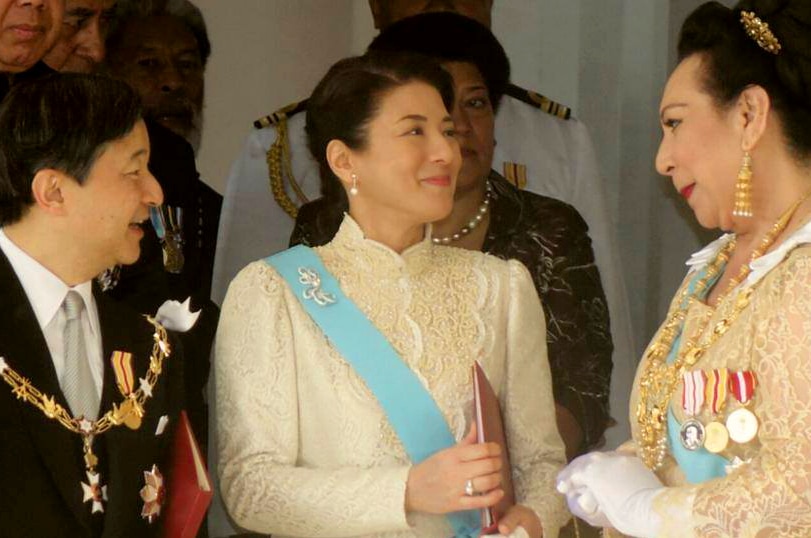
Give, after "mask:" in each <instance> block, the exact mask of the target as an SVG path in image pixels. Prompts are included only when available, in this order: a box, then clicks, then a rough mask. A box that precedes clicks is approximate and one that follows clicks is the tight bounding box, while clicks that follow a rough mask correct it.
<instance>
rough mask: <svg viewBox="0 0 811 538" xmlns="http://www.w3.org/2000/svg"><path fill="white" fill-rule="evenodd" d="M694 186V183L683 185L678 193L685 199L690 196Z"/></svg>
mask: <svg viewBox="0 0 811 538" xmlns="http://www.w3.org/2000/svg"><path fill="white" fill-rule="evenodd" d="M695 186H696V184H695V183H691V184H689V185H687V186H686V187H684V188H683V189H682V190H680V191H679V193H680V194H681V195H682V196H683V197H684V199H685V200H687V199H689V198H690V195H691V194H693V189H694V188H695Z"/></svg>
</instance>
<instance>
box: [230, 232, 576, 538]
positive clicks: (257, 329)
mask: <svg viewBox="0 0 811 538" xmlns="http://www.w3.org/2000/svg"><path fill="white" fill-rule="evenodd" d="M316 252H317V253H318V255H319V256H320V258H321V260H322V261H323V263H324V265H325V266H326V268H327V269H328V270H329V271H330V272H331V273H332V274H333V275H334V276H335V277H336V278H337V279H338V281H339V282H340V285H341V288H342V290H343V292H344V293H345V294H346V295H347V296H348V297H349V298H351V299H352V300H353V301H354V302H355V304H356V305H357V306H358V307H359V308H360V309H361V310H362V311H363V312H364V313H365V314H366V316H367V317H368V318H369V319H370V320H371V321H372V322H373V323H374V325H375V326H376V327H377V328H378V329H379V330H380V331H381V332H382V333H383V334H384V335H385V336H386V337H387V338H388V340H389V341H390V342H391V343H392V345H393V346H394V348H395V349H396V350H397V352H398V353H399V354H400V356H401V357H402V358H403V360H404V361H405V362H406V363H408V365H409V366H410V367H411V368H412V369H413V370H414V371H415V372H416V373H417V375H418V376H419V378H420V379H421V380H422V382H423V383H424V385H425V386H426V387H427V388H428V390H429V391H430V392H431V394H432V395H433V397H434V399H435V401H436V402H437V404H438V405H439V407H440V409H441V410H442V412H443V414H444V415H445V418H446V419H447V421H448V423H449V424H450V427H451V430H452V431H453V432H454V434H455V436H456V437H457V439H460V438H462V437H463V436H464V435H465V433H466V432H467V430H468V427H469V424H470V415H471V410H472V388H471V380H470V375H471V374H470V367H471V365H472V363H473V361H474V360H479V361H480V362H481V363H482V365H483V367H484V369H485V370H486V372H487V375H488V377H489V379H490V381H491V383H492V384H493V386H494V388H495V389H496V391H497V392H498V393H499V397H500V399H501V403H502V409H503V411H504V414H505V421H506V427H507V435H508V442H509V444H510V455H511V458H512V465H513V474H514V482H515V487H516V495H517V498H518V501H519V502H520V503H522V504H525V505H528V506H530V507H531V508H532V509H534V510H535V511H536V512H537V514H538V515H539V516H540V518H541V521H542V522H543V524H544V528H545V536H546V537H554V536H557V529H558V527H559V525H560V524H562V523H564V522H565V520H566V519H567V516H566V515H565V512H564V510H563V502H562V499H561V498H560V497H559V496H558V495H557V493H556V492H555V487H554V479H555V475H556V473H557V472H558V470H559V469H560V468H561V467H562V465H563V463H564V455H563V444H562V442H561V440H560V436H559V435H558V432H557V429H556V426H555V410H554V403H553V399H552V387H551V380H550V373H549V366H548V363H547V357H546V343H545V338H544V333H543V331H542V329H540V328H542V327H544V323H543V320H542V316H543V312H542V310H541V306H540V304H539V302H538V298H537V294H536V293H535V289H534V287H533V284H532V280H531V279H530V277H529V274H528V273H527V270H526V269H525V268H524V267H523V266H522V265H521V264H520V263H518V262H515V261H511V262H504V261H502V260H499V259H497V258H494V257H492V256H488V255H485V254H482V253H479V252H471V251H467V250H462V249H456V248H451V247H439V246H434V245H433V244H432V243H431V242H430V240H428V239H426V240H424V241H422V242H421V243H419V244H417V245H414V246H413V247H411V248H409V249H408V250H406V251H405V252H404V253H403V254H402V255H400V254H397V253H395V252H394V251H392V250H391V249H389V248H387V247H385V246H384V245H381V244H379V243H376V242H374V241H371V240H367V239H365V238H364V237H363V233H362V231H361V229H360V228H359V227H358V225H357V224H356V223H355V222H354V221H353V220H352V219H351V218H350V217H346V219H345V221H344V223H343V225H342V226H341V229H340V231H339V232H338V234H337V235H336V237H335V239H334V240H333V241H332V242H331V243H329V244H328V245H326V246H324V247H320V248H317V249H316ZM215 349H216V351H215V352H216V359H215V368H216V406H217V409H216V414H217V417H218V425H217V435H218V446H219V454H218V457H219V475H220V484H221V488H222V495H223V498H224V500H225V505H226V507H227V508H228V511H229V513H230V514H231V516H232V517H233V518H234V519H235V521H236V522H237V523H238V524H239V525H241V526H243V527H245V528H247V529H250V530H254V531H257V532H263V533H272V534H273V535H274V537H277V538H281V537H283V536H299V537H301V536H312V537H315V536H381V537H383V536H385V537H395V536H402V537H406V536H420V537H437V538H447V537H448V536H450V535H451V534H452V530H451V527H450V525H449V524H448V523H447V521H446V520H445V518H444V517H443V516H434V515H428V514H418V513H417V514H415V513H409V514H407V513H406V512H405V509H404V503H405V486H406V479H407V475H408V471H409V467H410V463H409V460H408V458H407V456H406V454H405V452H404V450H403V447H402V446H401V444H400V442H399V440H398V439H397V437H396V436H395V434H394V432H393V431H392V429H391V427H390V426H389V424H388V422H387V421H386V419H385V418H384V415H383V413H382V411H381V409H380V407H379V405H378V403H377V401H376V400H375V399H374V397H373V396H372V395H371V393H370V392H369V390H368V389H367V387H366V386H365V385H364V383H363V382H362V381H361V380H360V378H359V377H358V376H357V375H356V374H355V372H354V371H353V370H352V368H351V367H350V366H349V365H348V364H347V363H346V361H345V360H344V359H343V358H342V357H341V356H340V355H339V354H338V353H337V352H336V351H335V350H334V349H333V348H332V347H331V346H330V344H329V343H328V341H327V339H326V338H325V337H324V335H323V333H322V332H321V330H320V329H319V328H318V327H317V326H316V325H315V324H314V323H313V321H312V320H311V319H310V318H309V317H308V315H307V314H306V312H305V311H304V310H303V308H302V307H301V306H300V304H299V301H298V299H297V298H296V297H294V296H293V294H292V293H291V291H290V290H289V288H288V287H287V285H286V283H285V282H284V281H283V280H282V279H281V277H280V276H279V275H278V274H277V273H276V271H275V270H274V269H273V268H271V267H270V266H268V265H267V264H266V263H265V262H264V261H259V262H255V263H253V264H251V265H249V266H248V267H246V268H245V269H244V270H243V271H242V272H241V273H240V274H239V275H238V276H237V278H236V279H235V280H234V281H233V282H232V283H231V286H230V288H229V290H228V295H227V297H226V299H225V302H224V304H223V309H222V316H221V319H220V327H219V331H218V334H217V340H216V348H215ZM459 486H460V490H461V489H462V488H463V484H460V485H459Z"/></svg>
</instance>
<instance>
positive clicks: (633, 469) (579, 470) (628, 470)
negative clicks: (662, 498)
mask: <svg viewBox="0 0 811 538" xmlns="http://www.w3.org/2000/svg"><path fill="white" fill-rule="evenodd" d="M663 490H664V486H663V485H662V483H661V482H660V481H659V479H658V478H657V477H656V475H655V474H654V473H653V472H652V471H651V470H650V469H648V468H647V467H645V464H644V463H642V461H641V460H640V459H639V458H637V457H636V456H631V455H628V454H618V453H616V452H606V453H591V454H586V455H585V456H581V457H579V458H577V459H576V460H574V461H573V462H572V463H571V464H569V465H568V466H567V467H566V468H565V469H564V470H563V471H562V472H561V473H560V474H559V475H558V491H562V492H564V493H565V494H566V501H567V503H568V504H569V509H570V510H571V511H572V513H574V514H575V515H577V516H578V517H582V518H583V519H585V520H586V521H587V522H588V523H590V524H592V525H599V526H606V520H607V522H608V523H609V525H608V526H611V527H613V528H615V529H617V530H618V531H620V532H621V533H623V534H627V535H629V536H637V537H640V538H649V537H655V536H657V535H658V534H659V532H660V528H661V525H662V520H661V518H660V517H659V515H658V514H656V512H655V511H654V510H653V500H654V498H655V497H656V495H657V494H659V493H660V492H662V491H663Z"/></svg>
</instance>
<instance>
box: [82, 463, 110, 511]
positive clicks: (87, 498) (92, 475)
mask: <svg viewBox="0 0 811 538" xmlns="http://www.w3.org/2000/svg"><path fill="white" fill-rule="evenodd" d="M106 501H107V486H104V485H102V483H101V477H100V476H99V474H98V473H96V472H93V471H87V483H84V482H82V502H83V503H86V502H89V503H92V505H91V506H92V508H91V511H90V513H91V514H95V513H97V512H104V504H103V503H104V502H106Z"/></svg>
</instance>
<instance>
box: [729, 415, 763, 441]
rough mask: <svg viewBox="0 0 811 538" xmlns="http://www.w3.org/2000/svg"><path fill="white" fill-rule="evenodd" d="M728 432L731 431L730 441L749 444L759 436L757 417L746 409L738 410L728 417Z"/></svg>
mask: <svg viewBox="0 0 811 538" xmlns="http://www.w3.org/2000/svg"><path fill="white" fill-rule="evenodd" d="M727 430H729V437H730V439H732V440H733V441H735V442H736V443H738V444H744V443H748V442H749V441H751V440H752V439H754V438H755V435H757V431H758V420H757V417H755V414H754V413H752V412H751V411H750V410H748V409H746V408H745V407H741V408H740V409H736V410H735V411H733V412H732V413H730V414H729V416H728V417H727Z"/></svg>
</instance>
